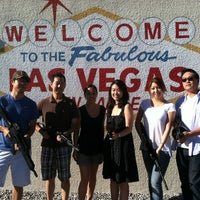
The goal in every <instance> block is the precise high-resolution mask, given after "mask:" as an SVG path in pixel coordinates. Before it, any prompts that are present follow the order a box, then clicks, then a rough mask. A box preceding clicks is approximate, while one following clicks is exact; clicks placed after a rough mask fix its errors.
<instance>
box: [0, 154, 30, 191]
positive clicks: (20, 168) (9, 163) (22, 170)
mask: <svg viewBox="0 0 200 200" xmlns="http://www.w3.org/2000/svg"><path fill="white" fill-rule="evenodd" d="M9 167H10V170H11V177H12V184H13V185H14V186H18V187H24V186H27V185H29V184H30V183H31V181H30V169H29V168H28V165H27V163H26V161H25V159H24V157H23V156H22V153H21V152H20V151H18V152H16V154H15V155H13V154H12V153H11V152H10V151H2V150H0V187H3V186H4V184H5V179H6V175H7V172H8V169H9Z"/></svg>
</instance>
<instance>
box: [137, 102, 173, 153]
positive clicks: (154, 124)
mask: <svg viewBox="0 0 200 200" xmlns="http://www.w3.org/2000/svg"><path fill="white" fill-rule="evenodd" d="M141 108H142V109H143V111H144V116H143V120H144V127H145V130H146V133H147V134H148V136H149V139H150V140H151V141H152V144H153V148H155V149H156V148H157V147H158V146H159V144H160V143H161V139H162V135H163V133H164V130H165V126H166V120H167V117H168V113H169V112H174V111H175V105H174V104H173V103H170V102H167V103H164V104H163V105H162V106H159V107H153V106H152V105H151V100H150V99H145V100H143V101H142V103H141ZM162 151H168V152H169V154H170V155H171V140H170V137H168V139H167V141H166V143H165V144H164V146H163V148H162Z"/></svg>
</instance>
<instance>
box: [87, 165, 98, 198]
mask: <svg viewBox="0 0 200 200" xmlns="http://www.w3.org/2000/svg"><path fill="white" fill-rule="evenodd" d="M98 166H99V165H97V164H94V165H91V166H89V167H88V168H89V180H88V186H87V200H91V199H92V196H93V193H94V189H95V185H96V175H97V170H98Z"/></svg>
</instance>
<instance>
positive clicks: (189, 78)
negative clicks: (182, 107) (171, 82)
mask: <svg viewBox="0 0 200 200" xmlns="http://www.w3.org/2000/svg"><path fill="white" fill-rule="evenodd" d="M194 79H195V78H194V77H192V76H191V77H188V78H183V79H182V82H186V81H194Z"/></svg>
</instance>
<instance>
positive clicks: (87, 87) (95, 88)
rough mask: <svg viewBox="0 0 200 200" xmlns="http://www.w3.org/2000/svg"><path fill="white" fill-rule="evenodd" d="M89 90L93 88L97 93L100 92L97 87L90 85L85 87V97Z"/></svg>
mask: <svg viewBox="0 0 200 200" xmlns="http://www.w3.org/2000/svg"><path fill="white" fill-rule="evenodd" d="M89 88H93V89H94V90H95V91H96V93H98V91H97V87H96V86H95V85H93V84H89V85H87V86H86V87H85V89H84V91H83V92H84V95H86V93H87V91H88V89H89Z"/></svg>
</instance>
